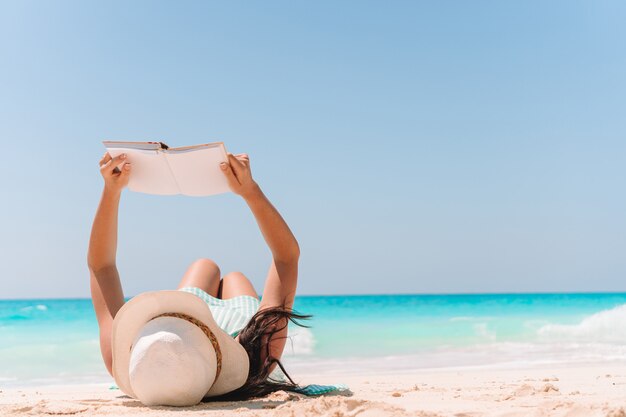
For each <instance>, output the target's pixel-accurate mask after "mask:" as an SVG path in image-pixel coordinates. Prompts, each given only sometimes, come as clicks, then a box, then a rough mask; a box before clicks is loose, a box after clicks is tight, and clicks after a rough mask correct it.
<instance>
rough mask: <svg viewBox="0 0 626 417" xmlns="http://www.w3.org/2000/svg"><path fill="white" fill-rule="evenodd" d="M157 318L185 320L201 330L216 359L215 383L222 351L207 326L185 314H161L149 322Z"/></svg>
mask: <svg viewBox="0 0 626 417" xmlns="http://www.w3.org/2000/svg"><path fill="white" fill-rule="evenodd" d="M159 317H176V318H178V319H183V320H187V321H188V322H190V323H192V324H195V325H196V326H198V327H199V328H200V330H202V332H204V334H205V335H206V337H208V338H209V341H210V342H211V344H212V345H213V349H215V358H216V359H217V369H216V371H215V381H217V378H218V377H219V376H220V372H221V371H222V351H221V349H220V344H219V343H218V342H217V337H215V335H214V334H213V332H212V331H211V329H209V326H207V325H206V324H204V323H202V322H201V321H200V320H198V319H196V318H194V317H191V316H188V315H187V314H183V313H163V314H159V315H158V316H155V317H153V318H152V319H151V320H154V319H156V318H159ZM213 383H215V382H213Z"/></svg>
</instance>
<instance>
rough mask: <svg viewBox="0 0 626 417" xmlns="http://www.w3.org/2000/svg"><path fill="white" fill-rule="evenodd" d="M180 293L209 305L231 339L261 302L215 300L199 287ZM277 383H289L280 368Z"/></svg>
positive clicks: (311, 389)
mask: <svg viewBox="0 0 626 417" xmlns="http://www.w3.org/2000/svg"><path fill="white" fill-rule="evenodd" d="M180 291H186V292H190V293H192V294H194V295H197V296H198V297H200V298H201V299H202V300H203V301H204V302H206V303H207V305H208V306H209V309H211V313H212V314H213V318H214V319H215V322H216V323H217V325H218V326H219V327H220V328H221V329H222V330H224V331H225V332H226V333H228V334H229V335H230V336H231V337H237V335H238V334H239V332H241V330H243V328H244V327H246V325H247V324H248V322H249V321H250V319H251V318H252V316H254V314H255V313H256V312H257V311H258V310H259V306H260V305H261V301H260V300H259V299H258V298H256V297H252V296H250V295H240V296H237V297H233V298H228V299H226V300H222V299H219V298H215V297H213V296H212V295H210V294H208V293H207V292H205V291H204V290H201V289H200V288H197V287H185V288H181V289H180ZM268 378H270V379H273V380H275V381H287V378H286V376H285V374H284V373H283V372H282V371H281V369H280V368H279V367H276V368H274V370H273V371H272V373H271V374H270V376H269V377H268ZM347 389H348V387H346V386H345V385H315V384H312V385H306V386H304V387H302V388H301V389H300V390H299V391H298V392H300V393H302V394H305V395H321V394H327V393H329V392H333V391H345V390H347Z"/></svg>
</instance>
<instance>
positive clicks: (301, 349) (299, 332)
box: [284, 327, 315, 356]
mask: <svg viewBox="0 0 626 417" xmlns="http://www.w3.org/2000/svg"><path fill="white" fill-rule="evenodd" d="M314 348H315V337H314V336H313V332H311V330H309V329H306V328H303V327H290V328H289V334H288V339H287V344H286V345H285V351H284V353H285V354H287V355H294V356H298V355H311V354H313V351H314Z"/></svg>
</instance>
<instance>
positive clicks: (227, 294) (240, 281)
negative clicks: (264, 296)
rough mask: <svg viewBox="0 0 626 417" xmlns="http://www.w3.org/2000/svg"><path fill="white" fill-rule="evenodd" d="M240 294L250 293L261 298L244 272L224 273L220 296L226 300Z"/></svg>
mask: <svg viewBox="0 0 626 417" xmlns="http://www.w3.org/2000/svg"><path fill="white" fill-rule="evenodd" d="M238 295H250V296H252V297H255V298H259V295H258V294H257V292H256V290H255V289H254V286H253V285H252V283H251V282H250V280H249V279H248V278H246V276H245V275H244V274H242V273H241V272H229V273H228V274H226V275H224V278H222V281H221V283H220V292H219V298H221V299H222V300H226V299H227V298H233V297H237V296H238Z"/></svg>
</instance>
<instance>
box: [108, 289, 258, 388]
mask: <svg viewBox="0 0 626 417" xmlns="http://www.w3.org/2000/svg"><path fill="white" fill-rule="evenodd" d="M163 313H183V314H186V315H189V316H192V317H194V318H195V319H197V320H200V321H201V322H202V323H204V324H206V325H207V326H208V327H209V329H211V331H212V332H213V334H214V335H215V337H216V338H217V341H218V343H219V346H220V350H221V353H222V370H221V372H220V374H219V375H218V377H217V379H216V380H215V382H214V384H213V386H212V387H211V389H209V391H208V392H207V394H206V395H205V397H206V396H216V395H221V394H225V393H227V392H230V391H233V390H235V389H237V388H239V387H241V386H242V385H243V384H244V383H245V382H246V380H247V379H248V371H249V368H250V361H249V359H248V354H247V352H246V350H245V349H244V348H243V346H241V345H240V344H239V342H237V341H236V340H235V339H233V338H232V337H230V336H229V335H228V334H227V333H226V332H224V331H223V330H222V329H221V328H220V327H219V326H218V325H217V323H216V322H215V320H214V319H213V315H212V314H211V310H210V309H209V306H208V305H207V304H206V303H205V302H204V301H203V300H202V299H201V298H199V297H198V296H196V295H194V294H191V293H188V292H185V291H176V290H163V291H151V292H145V293H142V294H139V295H137V296H135V297H133V298H132V299H131V300H129V301H128V302H126V303H125V304H124V305H123V306H122V308H121V309H120V310H119V311H118V312H117V314H116V315H115V319H114V320H113V330H112V334H111V345H112V352H113V378H114V379H115V382H116V384H117V385H118V386H119V388H120V389H121V390H122V392H124V393H125V394H127V395H129V396H131V397H133V398H136V395H135V393H134V392H133V390H132V387H131V384H130V378H129V364H130V354H131V348H132V344H133V342H134V340H135V337H136V336H137V333H138V332H139V330H140V329H141V328H142V327H143V325H144V324H146V323H147V322H149V321H150V320H152V319H153V318H155V317H156V316H158V315H160V314H163Z"/></svg>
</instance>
